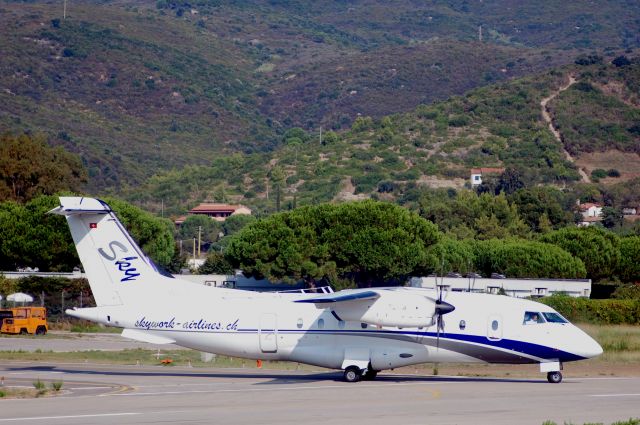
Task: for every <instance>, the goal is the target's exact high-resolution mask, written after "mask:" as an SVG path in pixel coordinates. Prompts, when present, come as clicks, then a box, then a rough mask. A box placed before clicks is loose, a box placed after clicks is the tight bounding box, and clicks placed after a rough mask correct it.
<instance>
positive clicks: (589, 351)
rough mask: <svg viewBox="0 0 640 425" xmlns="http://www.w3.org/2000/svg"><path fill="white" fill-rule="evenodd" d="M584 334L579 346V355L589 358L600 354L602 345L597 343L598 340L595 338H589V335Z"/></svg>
mask: <svg viewBox="0 0 640 425" xmlns="http://www.w3.org/2000/svg"><path fill="white" fill-rule="evenodd" d="M584 336H585V337H584V338H583V341H582V344H581V347H580V348H581V350H580V351H581V353H580V355H581V356H582V357H585V358H587V359H590V358H592V357H596V356H599V355H600V354H602V347H601V346H600V344H598V342H597V341H596V340H595V339H593V338H591V337H590V336H589V335H584Z"/></svg>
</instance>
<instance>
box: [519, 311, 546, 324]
mask: <svg viewBox="0 0 640 425" xmlns="http://www.w3.org/2000/svg"><path fill="white" fill-rule="evenodd" d="M544 322H545V320H544V319H543V318H542V315H541V314H540V313H538V312H537V311H525V313H524V321H523V322H522V323H524V324H525V325H534V324H537V323H544Z"/></svg>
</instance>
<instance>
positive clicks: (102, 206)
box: [49, 196, 111, 216]
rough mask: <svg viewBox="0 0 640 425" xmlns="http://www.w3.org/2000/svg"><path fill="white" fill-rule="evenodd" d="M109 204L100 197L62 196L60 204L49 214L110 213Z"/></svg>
mask: <svg viewBox="0 0 640 425" xmlns="http://www.w3.org/2000/svg"><path fill="white" fill-rule="evenodd" d="M110 212H111V208H110V207H109V205H107V204H106V203H104V202H103V201H101V200H99V199H94V198H80V197H71V196H61V197H60V206H59V207H57V208H54V209H52V210H51V211H49V214H59V215H65V216H70V215H78V214H108V213H110Z"/></svg>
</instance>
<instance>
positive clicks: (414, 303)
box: [332, 291, 449, 328]
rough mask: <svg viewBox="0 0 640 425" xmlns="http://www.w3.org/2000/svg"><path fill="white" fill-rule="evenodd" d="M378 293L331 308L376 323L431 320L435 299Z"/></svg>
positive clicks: (407, 324)
mask: <svg viewBox="0 0 640 425" xmlns="http://www.w3.org/2000/svg"><path fill="white" fill-rule="evenodd" d="M378 293H379V294H380V297H379V298H377V299H372V300H358V301H346V302H341V303H337V304H336V305H334V306H333V307H332V309H333V311H334V312H335V313H336V314H337V315H338V316H339V317H340V318H341V319H342V320H347V321H354V322H364V323H368V324H371V325H376V326H396V327H400V328H404V327H406V328H409V327H421V326H428V325H430V324H432V323H434V316H435V315H436V312H437V302H436V300H433V299H431V298H427V297H423V296H416V295H415V294H403V293H397V292H392V291H388V292H387V291H380V292H378ZM443 304H444V303H443ZM447 305H449V304H447Z"/></svg>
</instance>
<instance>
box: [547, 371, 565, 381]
mask: <svg viewBox="0 0 640 425" xmlns="http://www.w3.org/2000/svg"><path fill="white" fill-rule="evenodd" d="M547 381H549V382H551V383H552V384H559V383H560V382H562V373H560V372H548V373H547Z"/></svg>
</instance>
